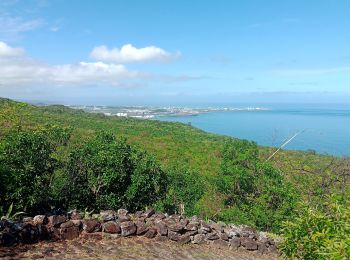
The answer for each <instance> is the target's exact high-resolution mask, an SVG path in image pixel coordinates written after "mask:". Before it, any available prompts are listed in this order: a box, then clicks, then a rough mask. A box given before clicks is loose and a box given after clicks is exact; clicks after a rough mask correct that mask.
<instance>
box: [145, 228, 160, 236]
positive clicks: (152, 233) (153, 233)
mask: <svg viewBox="0 0 350 260" xmlns="http://www.w3.org/2000/svg"><path fill="white" fill-rule="evenodd" d="M156 234H157V230H156V229H155V228H150V229H148V231H147V232H146V234H145V235H144V236H145V237H147V238H154V237H155V236H156Z"/></svg>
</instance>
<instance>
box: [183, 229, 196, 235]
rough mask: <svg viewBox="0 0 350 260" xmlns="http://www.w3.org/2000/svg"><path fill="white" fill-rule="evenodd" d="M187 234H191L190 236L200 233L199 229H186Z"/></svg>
mask: <svg viewBox="0 0 350 260" xmlns="http://www.w3.org/2000/svg"><path fill="white" fill-rule="evenodd" d="M185 234H186V235H189V236H194V235H197V234H198V231H197V230H193V231H186V233H185Z"/></svg>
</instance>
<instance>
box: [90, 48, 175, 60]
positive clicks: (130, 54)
mask: <svg viewBox="0 0 350 260" xmlns="http://www.w3.org/2000/svg"><path fill="white" fill-rule="evenodd" d="M179 55H180V53H179V52H177V53H175V54H171V53H169V52H167V51H165V50H163V49H161V48H158V47H156V46H148V47H144V48H139V49H138V48H135V47H134V46H133V45H131V44H125V45H123V46H122V47H121V48H120V49H118V48H113V49H108V48H107V47H106V46H105V45H101V46H97V47H95V48H94V49H93V50H92V52H91V53H90V57H91V58H93V59H95V60H98V61H105V62H117V63H129V62H144V61H165V60H169V59H171V58H174V57H178V56H179Z"/></svg>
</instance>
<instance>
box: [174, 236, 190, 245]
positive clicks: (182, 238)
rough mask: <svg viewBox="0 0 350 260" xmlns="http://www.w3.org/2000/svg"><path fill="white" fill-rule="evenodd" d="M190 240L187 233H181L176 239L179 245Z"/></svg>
mask: <svg viewBox="0 0 350 260" xmlns="http://www.w3.org/2000/svg"><path fill="white" fill-rule="evenodd" d="M190 241H191V237H190V236H189V235H182V236H180V238H179V239H178V240H177V242H179V243H180V244H181V245H184V244H187V243H189V242H190Z"/></svg>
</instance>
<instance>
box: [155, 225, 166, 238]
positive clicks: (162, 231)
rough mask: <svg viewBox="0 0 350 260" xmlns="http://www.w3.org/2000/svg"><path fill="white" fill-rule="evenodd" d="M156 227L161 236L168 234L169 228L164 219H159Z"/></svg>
mask: <svg viewBox="0 0 350 260" xmlns="http://www.w3.org/2000/svg"><path fill="white" fill-rule="evenodd" d="M156 229H157V232H158V234H160V235H161V236H166V235H167V234H168V228H167V226H166V224H165V223H164V222H163V221H159V222H157V223H156Z"/></svg>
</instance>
